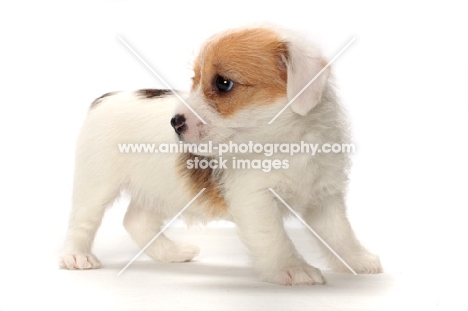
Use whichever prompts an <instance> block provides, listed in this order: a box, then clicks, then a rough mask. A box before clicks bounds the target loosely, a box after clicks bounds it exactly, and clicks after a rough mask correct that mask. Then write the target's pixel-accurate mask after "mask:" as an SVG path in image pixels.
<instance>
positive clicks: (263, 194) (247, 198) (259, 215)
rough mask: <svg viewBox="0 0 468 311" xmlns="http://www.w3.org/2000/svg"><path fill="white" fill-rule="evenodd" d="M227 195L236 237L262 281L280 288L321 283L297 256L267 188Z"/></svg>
mask: <svg viewBox="0 0 468 311" xmlns="http://www.w3.org/2000/svg"><path fill="white" fill-rule="evenodd" d="M243 190H244V191H242V192H237V191H236V194H235V195H234V193H230V194H229V193H227V194H226V198H227V199H228V203H229V205H230V211H231V214H232V216H233V218H234V221H235V223H236V224H237V226H238V228H239V234H240V237H241V239H242V241H243V242H244V244H245V245H246V246H247V247H248V249H249V250H250V252H251V253H252V256H253V260H254V265H255V268H256V269H257V271H258V272H259V273H260V276H261V278H262V279H263V280H265V281H268V282H272V283H278V284H282V285H297V284H310V285H311V284H324V283H325V280H324V278H323V277H322V274H321V273H320V270H318V269H317V268H315V267H312V266H310V265H309V264H307V262H306V261H305V260H304V259H303V258H302V257H301V256H300V255H299V254H298V253H297V251H296V249H295V248H294V245H293V244H292V242H291V240H290V239H289V237H288V236H287V234H286V232H285V230H284V226H283V221H282V216H281V214H280V213H279V210H278V206H277V202H276V200H275V199H274V198H273V196H272V194H271V193H270V191H268V189H259V190H256V191H249V192H247V189H245V188H244V189H243Z"/></svg>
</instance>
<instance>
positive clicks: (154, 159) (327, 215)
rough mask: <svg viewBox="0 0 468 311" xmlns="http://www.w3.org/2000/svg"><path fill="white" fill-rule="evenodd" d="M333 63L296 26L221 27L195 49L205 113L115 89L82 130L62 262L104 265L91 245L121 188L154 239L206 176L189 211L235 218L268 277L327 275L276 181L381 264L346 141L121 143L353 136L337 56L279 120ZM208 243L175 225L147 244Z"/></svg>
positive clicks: (349, 244) (169, 252)
mask: <svg viewBox="0 0 468 311" xmlns="http://www.w3.org/2000/svg"><path fill="white" fill-rule="evenodd" d="M326 64H327V61H326V60H325V59H324V58H323V57H322V55H321V52H320V51H319V49H318V48H317V47H316V46H314V45H313V44H312V43H309V42H307V41H305V40H304V39H303V38H302V37H300V36H298V35H295V34H294V33H291V32H288V31H284V30H278V29H274V28H269V27H259V28H241V29H235V30H230V31H225V32H222V33H220V34H217V35H215V36H213V37H211V38H210V39H209V40H207V41H206V43H205V44H204V45H203V46H202V48H201V50H200V53H199V55H198V57H197V58H196V59H195V62H194V77H193V84H192V87H191V91H190V93H189V94H186V95H184V98H185V99H186V102H187V103H188V105H189V106H190V107H192V108H193V111H195V112H196V114H198V116H199V117H201V119H202V120H203V121H205V122H206V124H205V123H204V122H202V120H200V118H199V117H198V116H197V115H195V114H194V113H193V111H192V110H190V109H188V108H187V107H186V106H185V105H184V104H182V103H181V102H180V100H179V99H178V98H177V97H175V96H174V95H172V94H171V92H169V91H166V90H139V91H136V92H114V93H108V94H105V95H103V96H102V97H100V98H98V99H97V100H95V101H94V102H93V104H92V105H91V108H90V111H89V114H88V116H87V118H86V120H85V122H84V125H83V128H82V130H81V134H80V136H79V138H78V142H77V148H76V167H75V175H74V188H73V206H72V211H71V216H70V224H69V229H68V232H67V236H66V243H65V251H64V253H63V255H62V256H61V257H60V266H61V267H62V268H66V269H92V268H98V267H100V265H101V264H100V262H99V260H98V259H97V258H96V257H95V256H94V255H93V254H92V252H91V248H92V244H93V240H94V237H95V234H96V231H97V229H98V227H99V225H100V224H101V220H102V217H103V214H104V211H105V209H106V207H108V206H109V205H111V204H112V203H113V202H114V200H115V199H116V197H117V196H118V195H119V194H120V193H121V191H122V190H125V191H126V192H128V193H129V194H130V196H131V202H130V205H129V207H128V211H127V213H126V215H125V219H124V226H125V228H126V229H127V231H128V232H129V234H130V235H131V237H132V238H133V240H134V241H135V242H136V243H137V244H138V245H139V246H140V247H143V246H145V245H146V244H147V242H148V241H150V240H151V239H152V238H153V237H154V236H155V235H156V234H157V233H158V232H159V231H160V229H161V227H162V225H163V223H164V221H165V220H168V219H170V218H172V217H173V216H175V214H177V212H179V211H180V210H181V209H182V207H184V206H185V205H186V204H187V203H188V202H189V201H190V200H191V199H192V198H193V197H194V196H195V195H196V194H197V193H198V192H199V191H200V190H201V189H202V188H206V190H205V191H204V192H203V193H202V194H201V195H200V197H199V198H197V199H196V200H195V201H194V202H193V204H192V205H191V206H190V207H189V208H188V209H187V210H186V211H185V212H184V213H183V214H182V216H181V217H182V218H183V219H184V220H185V221H187V222H190V223H193V222H202V223H205V222H208V221H210V220H217V219H227V220H230V221H233V222H234V223H235V224H236V225H237V227H238V230H239V234H240V237H241V239H242V241H243V242H244V243H245V245H246V246H247V247H248V249H249V250H250V252H251V255H252V258H253V263H254V266H255V268H256V270H257V271H258V273H259V275H260V277H261V278H262V279H263V280H266V281H268V282H273V283H278V284H283V285H292V284H323V283H324V282H325V280H324V278H323V277H322V275H321V272H320V271H319V270H318V269H316V268H314V267H313V266H311V265H310V264H308V263H307V262H306V261H305V260H304V259H303V258H302V257H301V256H300V255H299V254H298V252H297V251H296V250H295V248H294V246H293V243H292V242H291V240H290V239H289V237H288V236H287V234H286V232H285V230H284V227H283V218H284V217H286V216H288V215H289V213H288V209H287V208H285V207H284V206H283V204H282V203H281V202H280V201H279V200H278V199H277V198H276V197H275V196H274V194H273V193H272V192H271V191H270V190H269V188H272V189H274V190H275V192H276V193H278V194H279V196H281V198H282V199H284V200H285V201H286V202H287V203H288V204H289V205H290V206H291V207H292V208H293V209H294V210H295V211H296V212H297V213H299V214H300V215H301V216H302V217H303V219H304V220H305V221H306V222H307V223H308V224H309V225H310V226H311V227H312V228H313V229H314V230H315V231H316V232H317V233H318V234H319V235H320V236H321V237H322V238H323V239H324V240H325V241H326V242H327V243H328V244H329V245H330V246H331V247H332V248H333V249H334V250H335V251H336V252H337V253H338V254H339V255H340V256H341V257H342V258H343V259H344V260H345V261H346V262H347V263H348V264H349V265H350V266H351V267H352V268H353V269H354V270H355V271H356V272H358V273H379V272H381V270H382V268H381V265H380V261H379V258H378V257H377V256H376V255H373V254H372V253H370V252H368V251H367V250H366V249H365V248H364V247H363V246H362V245H361V243H360V242H359V241H358V240H357V239H356V237H355V234H354V233H353V230H352V228H351V226H350V223H349V221H348V219H347V217H346V207H345V200H344V197H345V192H346V184H347V170H348V166H349V161H348V155H347V154H346V153H317V154H315V155H314V156H311V155H310V154H308V153H298V154H294V155H291V154H288V153H280V152H278V153H277V154H274V155H273V156H269V155H266V154H263V153H253V152H251V153H249V152H246V153H241V152H238V151H236V150H234V151H233V150H230V151H229V152H226V153H225V154H223V155H222V158H223V159H220V155H219V153H218V152H216V151H213V150H211V151H206V150H205V151H199V150H198V151H192V152H186V153H162V152H158V153H156V152H151V153H148V152H143V153H142V152H134V153H125V152H122V150H119V147H118V146H119V144H124V143H126V144H130V143H131V144H140V143H152V144H155V145H158V146H161V145H163V144H195V145H202V144H207V143H208V142H211V143H212V144H213V146H220V145H221V144H229V143H236V144H248V143H249V142H255V143H256V144H257V143H258V144H263V145H266V144H293V143H297V144H299V143H300V142H307V143H315V144H318V145H324V144H342V143H349V142H350V141H349V138H348V135H347V125H346V122H345V117H344V114H343V112H342V108H341V107H340V105H339V103H338V101H337V98H336V96H335V91H334V89H333V85H332V82H331V79H332V78H331V73H330V70H329V68H327V70H325V71H324V72H323V73H322V74H321V75H320V76H319V77H318V78H317V79H316V80H315V81H314V82H313V83H312V84H311V85H310V86H309V87H308V88H307V89H305V91H304V92H303V93H301V95H300V96H298V97H297V98H296V99H295V100H294V101H293V102H292V104H291V105H290V106H289V107H288V108H287V109H286V110H285V111H284V112H283V113H282V114H281V115H280V116H279V117H278V118H277V119H276V120H275V121H274V122H273V123H271V124H268V123H269V122H270V121H271V119H272V118H273V117H274V116H275V115H276V114H277V113H278V112H279V111H280V110H281V109H282V108H283V107H284V106H285V105H286V104H287V103H288V102H289V101H290V100H291V99H293V98H294V97H295V96H296V95H297V94H298V93H299V92H300V91H301V90H302V88H303V87H304V86H305V85H306V84H307V83H308V82H309V81H310V80H311V79H312V78H313V77H314V76H315V75H316V74H317V73H318V72H319V71H320V70H322V69H323V68H324V67H325V66H326ZM171 124H172V126H171ZM180 142H183V143H180ZM272 158H274V159H276V160H279V161H280V163H282V164H284V163H286V164H287V165H281V166H280V167H278V166H276V167H275V168H273V169H271V170H269V171H267V170H263V169H258V168H253V167H251V168H250V169H248V168H245V167H244V168H243V169H239V168H236V167H234V166H231V165H227V167H221V166H220V165H218V166H209V167H206V168H201V167H198V168H197V167H194V166H193V165H192V166H190V165H189V163H192V164H193V163H195V160H203V159H204V160H220V161H221V160H224V161H227V162H228V163H231V162H234V161H237V160H242V161H244V162H243V163H244V164H245V163H247V162H248V161H254V160H257V161H261V163H264V162H265V161H268V160H271V159H272ZM262 161H263V162H262ZM213 163H216V162H213ZM249 163H253V162H249ZM322 247H323V246H322ZM322 250H323V252H324V254H325V255H326V257H327V258H328V260H329V265H330V268H332V269H333V270H335V271H340V272H347V271H348V269H347V268H346V267H345V266H344V265H343V264H342V263H341V262H340V261H339V260H338V259H337V258H336V257H335V256H333V254H332V253H331V252H330V251H329V250H328V249H327V248H325V247H323V249H322ZM198 252H199V249H198V248H197V247H196V246H192V245H188V244H184V243H179V242H174V241H172V240H170V239H168V238H167V237H165V236H164V235H161V236H160V237H159V238H157V239H156V240H155V241H154V242H153V243H152V244H151V245H150V246H149V247H148V248H147V249H146V254H148V255H149V256H150V257H152V258H154V259H155V260H157V261H163V262H183V261H189V260H191V259H192V258H193V257H195V256H196V255H197V254H198Z"/></svg>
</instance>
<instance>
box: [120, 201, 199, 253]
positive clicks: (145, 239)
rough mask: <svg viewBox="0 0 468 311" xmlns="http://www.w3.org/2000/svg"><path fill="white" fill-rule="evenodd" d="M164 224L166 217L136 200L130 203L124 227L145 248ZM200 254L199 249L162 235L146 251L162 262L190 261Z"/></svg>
mask: <svg viewBox="0 0 468 311" xmlns="http://www.w3.org/2000/svg"><path fill="white" fill-rule="evenodd" d="M163 224H164V215H162V214H161V213H159V212H158V211H156V210H154V209H151V208H148V207H143V206H141V205H139V204H138V203H137V202H135V201H134V200H132V201H131V202H130V205H129V207H128V210H127V213H126V214H125V218H124V226H125V229H127V231H128V233H129V234H130V236H131V237H132V239H133V240H134V241H135V243H136V244H137V245H138V246H139V247H140V248H143V247H145V246H146V245H147V244H148V243H149V242H150V241H151V239H153V238H154V237H155V236H156V235H157V234H159V233H160V231H161V229H162V226H163ZM199 252H200V250H199V248H198V247H196V246H194V245H190V244H186V243H178V242H174V241H172V240H170V239H168V238H167V237H166V236H165V235H164V234H162V233H161V234H160V235H159V236H158V238H157V239H156V240H154V241H153V242H152V243H151V245H149V246H148V247H147V248H146V250H145V253H146V254H147V255H148V256H150V257H151V258H153V259H154V260H156V261H160V262H185V261H190V260H192V259H193V258H194V257H195V256H196V255H198V253H199Z"/></svg>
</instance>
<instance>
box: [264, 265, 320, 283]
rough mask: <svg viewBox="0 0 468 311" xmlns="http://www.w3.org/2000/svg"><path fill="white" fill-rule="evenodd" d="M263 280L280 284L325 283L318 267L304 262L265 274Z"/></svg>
mask: <svg viewBox="0 0 468 311" xmlns="http://www.w3.org/2000/svg"><path fill="white" fill-rule="evenodd" d="M265 280H266V281H268V282H270V283H276V284H280V285H314V284H319V285H322V284H325V279H324V278H323V276H322V273H321V272H320V270H319V269H317V268H315V267H312V266H310V265H308V264H306V263H304V264H302V265H300V266H292V267H287V268H283V269H280V270H277V271H275V272H274V273H271V274H267V275H266V276H265Z"/></svg>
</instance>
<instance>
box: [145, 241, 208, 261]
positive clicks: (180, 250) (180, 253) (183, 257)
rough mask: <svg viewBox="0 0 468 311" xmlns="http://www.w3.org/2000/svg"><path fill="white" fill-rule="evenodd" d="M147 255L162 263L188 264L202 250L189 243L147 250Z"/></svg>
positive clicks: (172, 244)
mask: <svg viewBox="0 0 468 311" xmlns="http://www.w3.org/2000/svg"><path fill="white" fill-rule="evenodd" d="M146 253H147V255H148V256H150V257H151V258H153V259H155V260H157V261H161V262H186V261H190V260H192V259H193V258H194V257H195V256H197V255H198V254H199V253H200V249H199V248H198V247H197V246H195V245H191V244H187V243H171V245H170V247H164V248H159V249H157V250H149V251H148V250H147V252H146Z"/></svg>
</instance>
